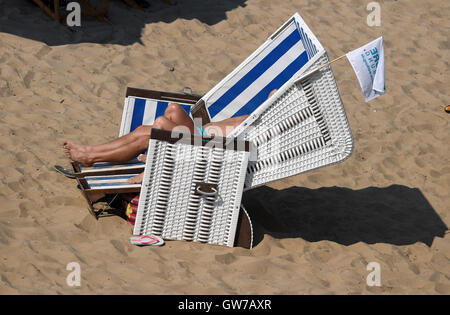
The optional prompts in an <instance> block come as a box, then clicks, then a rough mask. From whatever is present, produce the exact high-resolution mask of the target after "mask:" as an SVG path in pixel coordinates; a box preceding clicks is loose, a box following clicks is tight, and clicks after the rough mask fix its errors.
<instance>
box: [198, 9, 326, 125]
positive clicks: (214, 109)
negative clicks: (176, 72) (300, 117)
mask: <svg viewBox="0 0 450 315" xmlns="http://www.w3.org/2000/svg"><path fill="white" fill-rule="evenodd" d="M283 27H284V28H282V30H281V31H277V32H276V33H275V35H272V37H271V38H269V39H268V40H267V41H266V42H265V43H264V44H263V45H262V46H261V47H260V48H259V49H258V50H256V51H255V52H254V53H253V54H252V55H251V56H250V57H249V58H247V59H246V60H245V61H244V62H243V63H242V64H241V65H240V66H239V67H237V68H236V70H235V71H233V72H232V73H231V74H230V75H228V76H227V77H226V78H225V79H224V80H222V81H221V82H220V83H219V84H218V85H217V86H216V87H214V88H213V89H212V90H211V91H210V92H208V93H207V94H206V95H205V96H204V97H203V100H204V101H205V103H206V107H207V109H208V112H209V115H210V118H211V121H221V120H224V119H226V118H230V117H237V116H242V115H249V114H251V113H253V112H254V111H255V109H257V108H258V107H259V106H260V105H261V104H262V103H264V101H265V100H266V99H267V97H268V96H269V93H270V92H271V91H272V90H274V89H280V87H282V86H283V85H284V84H285V83H286V82H288V81H289V79H291V78H292V77H293V76H295V75H296V74H298V73H299V71H300V70H301V69H302V68H303V67H304V66H305V64H306V63H307V62H308V61H309V60H310V59H311V58H312V57H313V56H314V55H315V54H316V53H317V52H319V50H322V49H323V48H322V46H321V45H320V43H319V42H318V40H317V39H316V38H315V36H314V35H313V34H312V32H311V31H310V30H309V28H308V27H307V25H306V24H305V23H304V22H303V20H302V19H301V17H300V16H299V15H298V14H296V15H294V16H293V17H292V18H291V19H290V21H288V22H287V23H286V24H285V25H284V26H283Z"/></svg>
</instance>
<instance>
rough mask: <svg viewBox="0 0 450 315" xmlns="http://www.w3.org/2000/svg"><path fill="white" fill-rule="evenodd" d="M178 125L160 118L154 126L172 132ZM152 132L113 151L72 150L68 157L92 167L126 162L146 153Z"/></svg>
mask: <svg viewBox="0 0 450 315" xmlns="http://www.w3.org/2000/svg"><path fill="white" fill-rule="evenodd" d="M176 126H177V125H176V124H175V123H174V122H172V121H170V120H169V119H168V118H166V117H165V116H161V117H158V118H157V119H156V120H155V123H154V124H153V127H154V128H158V129H165V130H172V129H173V128H175V127H176ZM150 133H151V129H150V132H148V133H144V134H143V135H141V136H139V137H136V140H134V141H132V142H128V143H125V144H123V145H121V146H113V147H112V149H111V150H105V151H83V150H77V149H75V148H74V149H70V150H69V154H68V157H69V158H70V159H71V160H72V161H74V162H80V163H81V164H83V165H91V164H92V163H95V162H125V161H128V160H130V159H132V158H134V157H135V156H137V155H138V154H139V153H141V152H143V151H145V150H146V149H147V147H148V140H149V138H150Z"/></svg>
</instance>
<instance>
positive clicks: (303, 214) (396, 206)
mask: <svg viewBox="0 0 450 315" xmlns="http://www.w3.org/2000/svg"><path fill="white" fill-rule="evenodd" d="M243 203H244V205H245V207H246V209H247V211H248V212H249V215H250V218H251V219H252V223H253V227H254V236H255V240H254V245H255V246H256V245H257V244H258V243H259V242H261V240H262V238H263V237H264V234H268V235H271V236H273V237H275V238H279V239H280V238H298V237H300V238H302V239H304V240H307V241H309V242H316V241H321V240H329V241H333V242H336V243H339V244H342V245H351V244H354V243H357V242H364V243H368V244H375V243H389V244H393V245H408V244H414V243H416V242H423V243H425V244H427V245H428V246H431V244H432V242H433V239H434V237H436V236H439V237H443V236H444V234H445V231H446V230H447V226H446V225H445V224H444V222H443V221H442V220H441V218H440V217H439V215H438V214H437V213H436V212H435V211H434V209H433V207H432V206H431V205H430V203H429V202H428V201H427V199H426V198H425V197H424V195H423V194H422V193H421V192H420V190H419V189H417V188H409V187H406V186H401V185H392V186H390V187H386V188H375V187H369V188H365V189H361V190H352V189H348V188H342V187H327V188H319V189H308V188H302V187H291V188H288V189H284V190H275V189H272V188H269V187H267V186H263V187H259V188H256V189H254V190H250V191H248V192H245V193H244V197H243Z"/></svg>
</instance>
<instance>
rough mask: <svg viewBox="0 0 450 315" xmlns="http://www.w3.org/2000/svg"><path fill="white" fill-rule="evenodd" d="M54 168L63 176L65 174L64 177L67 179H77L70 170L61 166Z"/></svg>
mask: <svg viewBox="0 0 450 315" xmlns="http://www.w3.org/2000/svg"><path fill="white" fill-rule="evenodd" d="M53 168H54V169H55V170H56V171H57V172H58V173H61V174H63V175H64V176H66V177H69V178H76V177H75V174H74V173H73V172H72V171H71V170H70V169H68V168H64V167H62V166H61V165H54V166H53Z"/></svg>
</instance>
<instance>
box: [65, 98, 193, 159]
mask: <svg viewBox="0 0 450 315" xmlns="http://www.w3.org/2000/svg"><path fill="white" fill-rule="evenodd" d="M164 117H166V118H167V119H169V120H170V121H172V122H174V123H175V124H176V125H182V126H186V127H188V128H189V129H190V130H191V132H192V131H193V128H194V124H193V122H192V120H191V118H190V117H189V115H188V114H187V113H186V111H185V110H184V109H183V108H182V107H181V106H180V105H178V104H176V103H171V104H169V106H168V107H167V109H166V111H165V112H164ZM152 127H153V126H152V125H147V126H145V125H143V126H139V127H137V128H136V129H135V130H133V131H132V132H130V133H129V134H127V135H124V136H122V137H120V138H117V139H114V140H112V141H109V142H106V143H104V144H99V145H81V144H76V143H74V142H72V141H68V140H66V141H64V143H63V149H64V153H65V155H66V156H67V157H69V155H70V151H71V150H76V151H78V152H86V153H94V152H104V151H112V150H114V149H117V148H119V147H122V146H126V145H127V144H129V143H132V142H134V141H136V140H137V139H138V138H139V137H141V136H145V135H148V136H149V135H150V133H151V129H152Z"/></svg>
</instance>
